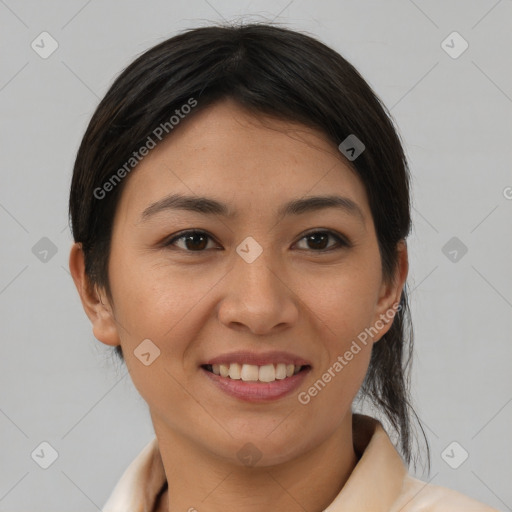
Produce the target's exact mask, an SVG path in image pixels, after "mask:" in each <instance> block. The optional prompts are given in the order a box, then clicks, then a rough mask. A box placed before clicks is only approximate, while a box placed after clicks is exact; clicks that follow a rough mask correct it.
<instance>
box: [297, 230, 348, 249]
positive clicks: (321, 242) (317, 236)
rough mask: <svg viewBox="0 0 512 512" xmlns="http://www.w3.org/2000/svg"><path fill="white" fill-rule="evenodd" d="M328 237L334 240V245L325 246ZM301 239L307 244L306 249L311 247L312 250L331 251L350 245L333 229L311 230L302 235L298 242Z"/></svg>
mask: <svg viewBox="0 0 512 512" xmlns="http://www.w3.org/2000/svg"><path fill="white" fill-rule="evenodd" d="M329 238H333V239H334V240H335V241H336V243H335V244H334V246H331V247H328V246H327V245H328V241H329ZM302 240H306V244H308V246H309V247H306V250H307V249H308V248H309V249H313V250H314V252H322V251H331V250H334V249H337V248H341V247H350V243H349V242H348V240H346V239H345V238H343V237H342V236H340V235H338V234H336V233H334V232H333V231H312V232H310V233H308V234H306V235H305V236H303V237H302V238H301V239H300V240H299V242H300V241H302ZM326 246H327V247H326Z"/></svg>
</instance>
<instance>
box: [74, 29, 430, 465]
mask: <svg viewBox="0 0 512 512" xmlns="http://www.w3.org/2000/svg"><path fill="white" fill-rule="evenodd" d="M227 97H230V98H232V99H234V100H236V101H237V102H238V103H239V104H240V105H242V106H243V107H245V108H246V109H248V110H249V111H250V112H252V113H254V114H256V115H257V114H267V115H270V116H274V117H275V118H280V119H284V120H290V121H295V122H300V123H302V124H304V125H307V126H311V127H314V128H317V129H319V130H321V132H323V133H324V134H326V135H327V137H328V138H329V139H330V140H331V141H332V142H333V143H334V144H335V145H336V146H338V145H339V144H340V143H341V142H342V141H343V140H345V139H346V137H348V136H349V135H355V136H356V137H357V138H358V139H360V140H361V141H362V142H363V144H364V145H365V150H364V151H363V153H361V154H360V156H358V157H357V158H356V159H355V160H354V161H353V162H351V165H352V167H353V169H354V170H355V172H356V173H357V175H358V176H359V178H360V179H361V181H362V183H363V184H364V186H365V189H366V193H367V195H368V200H369V205H370V208H371V212H372V215H373V221H374V224H375V229H376V233H377V239H378V244H379V249H380V254H381V261H382V269H383V275H384V277H385V278H386V279H392V278H393V276H394V273H395V270H396V267H397V244H398V242H399V241H400V240H405V238H406V237H407V235H408V233H409V230H410V224H411V218H410V199H409V172H408V166H407V161H406V157H405V155H404V152H403V149H402V145H401V143H400V140H399V136H398V134H397V132H396V130H395V128H394V125H393V122H392V121H391V116H390V114H389V112H388V111H387V109H386V108H385V106H384V105H383V104H382V103H381V101H380V100H379V98H378V97H377V96H376V94H375V93H374V92H373V91H372V89H371V88H370V86H369V85H368V84H367V83H366V82H365V80H364V79H363V78H362V77H361V75H360V74H359V73H358V71H357V70H356V69H355V68H354V67H353V66H352V65H351V64H350V63H349V62H347V61H346V60H345V59H344V58H343V57H342V56H341V55H340V54H339V53H337V52H336V51H334V50H332V49H331V48H329V47H327V46H326V45H324V44H323V43H321V42H319V41H318V40H316V39H315V38H313V37H310V36H308V35H305V34H302V33H299V32H296V31H292V30H289V29H286V28H282V27H278V26H275V25H269V24H249V25H242V26H209V27H203V28H195V29H191V30H187V31H185V32H183V33H180V34H179V35H176V36H175V37H172V38H170V39H168V40H166V41H164V42H162V43H160V44H158V45H156V46H154V47H153V48H151V49H149V50H147V51H146V52H145V53H143V54H142V55H141V56H139V57H138V58H137V59H136V60H135V61H134V62H132V63H131V64H130V65H129V66H128V67H127V68H126V69H125V70H124V71H123V72H122V73H121V74H120V75H119V76H118V77H117V79H116V80H115V81H114V83H113V85H112V86H111V87H110V89H109V90H108V92H107V93H106V95H105V97H104V98H103V99H102V101H101V102H100V104H99V106H98V107H97V109H96V111H95V112H94V115H93V116H92V119H91V121H90V123H89V126H88V128H87V131H86V132H85V135H84V137H83V140H82V142H81V145H80V148H79V150H78V154H77V157H76V162H75V166H74V170H73V178H72V183H71V191H70V199H69V213H70V217H71V224H72V233H73V236H74V240H75V241H76V242H81V244H82V249H83V252H84V257H85V270H86V274H87V276H88V278H89V280H90V283H91V285H97V286H100V287H102V288H104V289H105V291H106V293H107V295H108V297H109V298H110V299H112V294H111V290H110V287H109V280H108V260H109V252H110V239H111V231H112V224H113V219H114V214H115V211H116V206H117V204H118V201H119V197H120V194H121V193H122V190H123V185H124V184H125V183H126V180H127V179H129V176H128V175H126V176H125V177H124V178H123V180H119V183H117V182H116V183H115V186H113V187H109V191H108V193H106V194H103V193H102V194H101V195H102V197H98V196H100V194H98V192H97V191H98V189H99V188H101V187H103V186H104V184H105V183H106V182H108V181H109V180H112V176H113V175H114V174H115V173H116V172H117V171H118V169H120V168H123V166H124V168H125V170H126V162H127V161H128V160H129V159H130V157H131V155H132V154H133V152H134V151H137V150H138V149H139V148H141V147H142V146H144V145H145V144H146V143H147V140H148V137H151V136H152V134H154V131H155V128H156V127H158V126H161V125H162V123H168V125H169V118H170V116H171V115H172V114H173V113H174V112H175V111H176V110H177V109H180V108H181V107H182V105H185V104H187V103H188V102H189V101H190V99H191V98H194V100H195V101H197V104H198V106H197V107H196V108H195V109H194V111H198V110H199V109H203V108H205V107H207V106H208V105H211V104H213V103H214V102H215V101H216V100H220V99H223V98H227ZM191 115H193V113H192V114H191ZM168 125H167V126H168ZM178 129H179V127H178ZM169 133H172V132H171V131H170V129H169ZM153 136H154V135H153ZM122 174H123V176H124V175H125V174H126V173H122ZM400 306H401V307H400V308H399V311H398V312H397V314H396V316H395V318H394V320H393V324H392V326H391V328H390V330H389V331H388V332H387V333H386V334H385V335H384V337H383V338H382V339H381V340H380V341H379V342H378V343H376V344H374V346H373V349H372V355H371V361H370V365H369V369H368V372H367V375H366V377H365V380H364V383H363V385H362V387H361V391H360V395H362V396H363V397H365V398H367V399H369V400H370V403H373V404H374V405H375V406H376V407H377V408H378V409H380V410H381V411H382V412H383V413H384V415H385V417H386V418H387V420H388V421H389V422H390V424H391V425H392V427H393V428H394V429H395V431H396V433H397V434H398V436H399V439H400V443H399V444H400V448H401V451H402V454H403V455H404V458H405V460H406V461H407V462H408V463H409V462H410V461H411V441H412V430H411V417H412V416H414V418H415V419H416V420H417V419H418V418H417V416H416V414H415V413H414V410H413V409H412V407H411V405H410V396H409V377H410V375H409V372H410V361H411V355H412V343H413V340H412V327H411V323H410V314H409V309H408V302H407V292H406V290H405V289H404V291H403V293H402V297H401V301H400ZM115 350H116V353H117V354H118V355H119V357H120V358H121V359H123V355H122V351H121V347H116V348H115ZM418 424H419V421H418ZM419 425H420V428H421V424H419ZM421 430H422V433H423V436H424V432H423V429H421ZM424 437H425V436H424ZM425 440H426V438H425ZM427 454H428V444H427Z"/></svg>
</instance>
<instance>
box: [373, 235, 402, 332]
mask: <svg viewBox="0 0 512 512" xmlns="http://www.w3.org/2000/svg"><path fill="white" fill-rule="evenodd" d="M408 271H409V259H408V254H407V244H406V242H405V240H400V241H399V242H398V245H397V264H396V270H395V275H394V276H393V279H391V280H389V282H384V283H383V284H382V288H381V293H380V296H379V300H378V303H377V310H376V317H375V326H376V328H378V330H379V334H378V336H377V337H376V339H375V341H378V340H380V339H381V338H382V336H384V334H386V333H387V332H388V331H389V329H390V328H391V325H392V324H393V319H394V317H395V314H396V313H397V311H398V310H399V307H400V299H401V297H402V291H403V289H404V286H405V281H406V279H407V273H408Z"/></svg>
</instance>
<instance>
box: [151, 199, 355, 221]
mask: <svg viewBox="0 0 512 512" xmlns="http://www.w3.org/2000/svg"><path fill="white" fill-rule="evenodd" d="M326 208H337V209H338V210H341V211H344V212H345V213H348V214H349V215H354V216H357V217H360V219H361V220H362V221H363V223H364V221H365V217H364V215H363V212H362V210H361V208H360V207H359V206H358V205H357V203H356V202H354V201H353V200H352V199H349V198H348V197H342V196H337V195H327V196H309V197H304V198H300V199H294V200H292V201H289V202H287V203H285V204H283V205H282V206H281V207H280V208H279V210H278V212H277V216H278V218H283V217H285V216H289V215H301V214H304V213H310V212H315V211H319V210H323V209H326ZM166 210H186V211H191V212H195V213H200V214H203V215H220V216H222V217H226V218H233V217H236V212H235V211H234V210H231V209H230V207H229V206H228V205H226V204H224V203H221V202H219V201H217V200H215V199H211V198H208V197H201V196H186V195H182V194H170V195H168V196H166V197H164V198H162V199H160V200H158V201H156V202H155V203H153V204H151V205H150V206H148V207H147V208H146V209H145V210H144V211H143V212H142V215H141V221H146V220H148V219H149V218H151V217H153V216H154V215H156V214H157V213H160V212H163V211H166Z"/></svg>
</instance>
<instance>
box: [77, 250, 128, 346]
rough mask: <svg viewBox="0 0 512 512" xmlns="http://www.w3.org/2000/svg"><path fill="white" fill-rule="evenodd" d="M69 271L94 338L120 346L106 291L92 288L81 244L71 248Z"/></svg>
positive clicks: (107, 343)
mask: <svg viewBox="0 0 512 512" xmlns="http://www.w3.org/2000/svg"><path fill="white" fill-rule="evenodd" d="M69 270H70V272H71V276H72V277H73V281H74V282H75V286H76V289H77V290H78V294H79V295H80V300H81V301H82V306H83V308H84V311H85V313H86V315H87V316H88V317H89V320H90V321H91V323H92V331H93V334H94V337H95V338H96V339H97V340H99V341H101V342H102V343H105V344H106V345H112V346H116V345H120V344H121V342H120V340H119V335H118V331H117V325H116V321H115V318H114V314H113V310H112V306H111V305H110V302H109V300H108V298H107V296H106V293H105V292H104V290H97V287H96V286H91V284H90V281H89V278H88V276H87V275H86V274H85V260H84V253H83V250H82V244H80V243H74V244H73V245H72V247H71V252H70V255H69Z"/></svg>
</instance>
